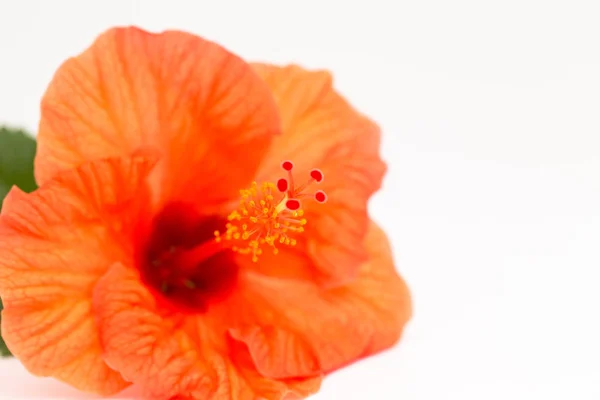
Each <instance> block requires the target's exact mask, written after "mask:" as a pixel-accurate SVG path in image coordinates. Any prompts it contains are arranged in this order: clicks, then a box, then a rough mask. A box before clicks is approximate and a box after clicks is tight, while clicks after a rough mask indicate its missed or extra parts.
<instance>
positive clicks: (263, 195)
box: [215, 182, 307, 262]
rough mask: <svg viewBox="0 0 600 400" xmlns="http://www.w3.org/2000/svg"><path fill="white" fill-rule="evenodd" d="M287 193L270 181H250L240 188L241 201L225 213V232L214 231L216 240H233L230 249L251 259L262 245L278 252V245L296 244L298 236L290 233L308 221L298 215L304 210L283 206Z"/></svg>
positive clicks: (262, 250)
mask: <svg viewBox="0 0 600 400" xmlns="http://www.w3.org/2000/svg"><path fill="white" fill-rule="evenodd" d="M287 200H288V197H287V195H284V194H281V193H280V192H279V191H278V190H277V186H276V185H275V184H273V183H269V182H267V183H263V184H261V185H260V186H259V185H258V184H257V183H256V182H253V183H252V185H251V187H250V188H249V189H247V190H241V191H240V205H239V207H238V208H237V210H235V211H233V212H232V213H231V214H229V216H228V217H227V220H228V221H229V222H228V223H227V225H226V231H225V232H215V239H216V240H227V241H235V246H232V247H231V249H232V250H233V251H235V252H237V253H239V254H250V255H252V260H253V261H254V262H257V261H258V258H259V256H260V255H262V254H263V253H264V249H263V248H264V247H265V246H269V247H271V248H272V252H273V254H278V253H279V251H280V250H279V249H278V248H277V245H285V246H295V245H296V243H297V240H296V239H295V238H290V237H289V236H288V235H289V234H294V233H298V232H301V231H302V230H303V228H302V226H304V225H305V224H306V223H307V221H306V219H305V218H301V217H302V216H303V215H304V211H303V210H301V209H300V210H295V211H291V210H289V209H288V208H287V207H286V202H287Z"/></svg>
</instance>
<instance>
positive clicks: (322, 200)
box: [315, 190, 327, 203]
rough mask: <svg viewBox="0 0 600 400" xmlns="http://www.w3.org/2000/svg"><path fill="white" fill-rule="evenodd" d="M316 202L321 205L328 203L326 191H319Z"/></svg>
mask: <svg viewBox="0 0 600 400" xmlns="http://www.w3.org/2000/svg"><path fill="white" fill-rule="evenodd" d="M315 200H316V201H318V202H319V203H325V202H326V201H327V195H326V194H325V192H324V191H322V190H319V191H318V192H316V193H315Z"/></svg>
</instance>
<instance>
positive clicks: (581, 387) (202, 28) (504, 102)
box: [0, 0, 600, 400]
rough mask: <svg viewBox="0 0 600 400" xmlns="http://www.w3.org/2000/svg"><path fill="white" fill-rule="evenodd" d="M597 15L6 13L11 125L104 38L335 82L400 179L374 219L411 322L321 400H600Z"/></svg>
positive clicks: (491, 11)
mask: <svg viewBox="0 0 600 400" xmlns="http://www.w3.org/2000/svg"><path fill="white" fill-rule="evenodd" d="M598 7H599V6H598V3H597V2H596V1H566V0H565V1H534V0H521V1H504V2H481V1H466V0H459V1H453V2H446V1H442V0H439V1H433V0H428V1H421V2H391V1H385V0H379V1H369V2H355V3H352V4H350V2H346V3H344V4H343V7H342V3H341V2H340V3H339V4H336V2H317V1H305V2H302V3H298V2H296V3H287V2H285V3H284V2H275V1H253V2H243V3H242V2H241V1H240V2H232V1H223V2H218V3H217V2H214V1H213V2H208V1H204V2H202V1H172V2H170V5H169V6H167V5H166V3H165V2H156V1H118V2H117V1H103V2H96V3H93V4H92V2H87V3H85V4H83V2H76V1H65V0H63V1H53V2H43V1H23V2H16V1H13V2H8V1H6V2H2V3H1V5H0V15H2V16H3V23H2V24H0V54H2V60H3V61H2V63H1V64H0V88H1V89H0V121H3V122H9V123H13V124H17V125H22V126H25V127H27V128H29V129H30V130H32V131H34V130H35V127H36V125H37V120H38V118H39V110H38V108H39V99H40V97H41V95H42V93H43V91H44V89H45V87H46V85H47V84H48V82H49V80H50V79H51V77H52V74H53V73H54V71H55V70H56V68H57V67H58V65H59V64H60V63H61V62H62V61H63V60H65V59H66V58H67V57H68V56H70V55H74V54H77V53H78V52H80V51H81V50H83V49H84V48H85V47H86V46H88V45H89V44H90V43H91V42H92V41H93V39H94V37H95V36H96V35H97V34H98V33H100V32H101V31H103V30H105V29H106V28H108V27H110V26H112V25H127V24H136V25H139V26H141V27H143V28H146V29H151V30H163V29H166V28H177V29H182V30H187V31H192V32H194V33H197V34H199V35H202V36H205V37H207V38H209V39H213V40H215V41H217V42H219V43H221V44H222V45H224V46H225V47H227V48H229V49H230V50H232V51H234V52H236V53H238V54H240V55H241V56H242V57H244V58H246V59H249V60H260V61H269V62H275V63H287V62H292V61H297V62H301V63H302V64H304V65H306V66H308V67H313V68H326V69H330V70H332V71H333V73H334V75H335V77H336V85H337V87H338V88H339V89H340V90H341V91H342V93H344V94H345V95H346V96H347V97H348V98H349V99H350V101H351V102H352V103H354V104H355V105H356V106H357V107H358V108H359V109H360V110H362V111H363V112H365V113H366V114H368V115H370V116H371V117H373V118H374V119H375V120H376V121H378V122H379V123H380V124H381V126H382V128H383V130H384V146H383V155H384V158H385V159H386V160H387V161H388V163H389V165H390V170H389V174H388V176H387V178H386V180H385V183H384V188H383V190H382V191H381V192H380V193H378V194H377V195H376V196H375V198H374V199H373V201H372V204H371V210H372V215H373V218H374V219H375V220H376V221H377V222H379V223H380V224H381V225H382V226H383V227H384V228H385V229H386V231H387V232H388V233H389V235H390V237H391V240H392V243H393V245H394V248H395V252H396V260H397V265H398V269H399V271H400V272H401V273H402V274H403V276H404V277H405V278H406V279H407V281H408V283H409V285H410V287H411V290H412V292H413V294H414V301H415V317H414V319H413V321H412V322H411V324H410V325H409V327H408V329H407V332H406V335H405V337H404V339H403V341H402V342H401V344H400V345H399V346H398V347H396V348H394V349H393V350H391V351H389V352H386V353H383V354H381V355H378V356H377V357H374V358H371V359H368V360H365V361H361V362H360V363H358V364H356V365H354V366H351V367H349V368H347V369H344V370H342V371H340V372H338V373H335V374H334V375H332V376H331V377H330V378H329V379H327V380H326V381H325V383H324V386H323V389H322V391H321V392H320V393H319V394H318V395H316V396H315V397H314V399H315V400H316V399H345V400H351V399H370V398H377V399H382V400H383V399H407V400H429V399H436V400H437V399H443V400H455V399H456V400H481V399H485V400H506V399H511V400H519V399H523V400H531V399H565V400H571V399H576V400H597V399H598V398H600V380H599V379H598V377H600V362H599V361H598V360H600V341H599V340H598V338H600V324H599V319H598V305H599V304H600V291H599V290H598V282H599V281H600V279H599V278H600V273H599V272H598V271H600V252H599V251H598V248H599V247H598V246H599V244H600V179H599V175H600V41H599V39H600V24H598V15H600V13H599V11H600V10H599V9H598ZM6 60H8V61H6ZM0 377H1V382H2V384H1V385H0V394H1V395H2V396H4V398H7V399H15V400H16V399H42V398H57V399H58V398H63V399H66V398H74V397H75V396H76V395H75V392H73V391H71V390H69V389H68V388H65V387H63V386H62V385H60V384H58V383H56V382H54V381H50V380H39V379H36V378H33V377H29V376H28V375H27V374H26V373H25V372H24V370H23V369H22V368H20V367H17V366H16V365H15V361H0ZM130 393H133V394H135V390H134V391H133V392H130ZM52 396H54V397H52Z"/></svg>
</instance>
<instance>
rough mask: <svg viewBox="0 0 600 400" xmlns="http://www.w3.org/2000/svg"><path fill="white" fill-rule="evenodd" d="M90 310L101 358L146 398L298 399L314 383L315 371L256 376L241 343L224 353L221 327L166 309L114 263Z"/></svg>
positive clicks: (132, 273)
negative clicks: (299, 374)
mask: <svg viewBox="0 0 600 400" xmlns="http://www.w3.org/2000/svg"><path fill="white" fill-rule="evenodd" d="M94 309H95V311H96V313H97V317H98V324H99V328H100V334H101V338H102V342H103V345H104V349H105V356H106V360H107V362H108V364H109V365H111V366H112V367H113V368H115V369H116V370H118V371H120V372H121V373H122V374H123V376H124V377H125V378H126V379H127V380H130V381H131V382H133V383H135V384H137V385H140V387H141V388H142V389H143V392H144V395H145V396H146V397H147V398H151V399H165V398H185V399H214V400H221V399H222V400H230V399H231V400H254V399H256V398H265V399H281V398H282V396H284V395H288V396H289V398H293V396H294V395H295V396H296V397H298V398H301V397H305V396H307V395H308V394H310V393H312V392H314V391H316V390H317V389H318V386H319V382H320V379H319V378H318V377H316V378H309V379H290V380H282V381H275V380H272V379H268V378H265V377H262V376H260V375H259V374H258V373H257V372H256V370H255V368H254V366H253V365H252V364H251V362H249V361H248V360H249V359H250V358H249V356H248V355H245V354H244V352H245V353H246V354H247V350H246V349H243V348H242V349H239V348H238V349H236V350H235V351H234V352H233V353H231V357H230V356H229V351H228V348H227V345H226V342H225V332H223V331H220V330H219V329H218V327H213V326H210V325H208V324H207V323H206V322H207V320H204V318H203V317H202V316H189V315H183V314H169V315H166V314H165V313H166V311H165V310H161V309H160V308H159V307H157V303H156V299H155V298H154V297H153V296H152V295H151V294H150V292H149V291H148V289H147V288H146V287H145V286H143V285H142V284H141V283H140V281H139V277H138V274H137V272H136V271H135V270H134V269H131V268H126V267H124V266H123V265H121V264H115V265H114V266H113V267H112V268H111V269H110V270H109V272H107V273H106V275H105V276H104V277H103V278H102V279H101V280H100V282H99V284H98V286H97V287H96V290H95V293H94ZM215 328H217V329H215Z"/></svg>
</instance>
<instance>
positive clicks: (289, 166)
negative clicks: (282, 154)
mask: <svg viewBox="0 0 600 400" xmlns="http://www.w3.org/2000/svg"><path fill="white" fill-rule="evenodd" d="M281 168H283V169H284V170H286V171H291V170H292V169H293V168H294V163H292V162H291V161H284V162H282V163H281Z"/></svg>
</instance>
